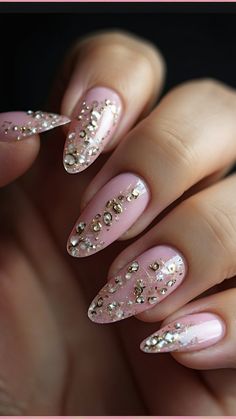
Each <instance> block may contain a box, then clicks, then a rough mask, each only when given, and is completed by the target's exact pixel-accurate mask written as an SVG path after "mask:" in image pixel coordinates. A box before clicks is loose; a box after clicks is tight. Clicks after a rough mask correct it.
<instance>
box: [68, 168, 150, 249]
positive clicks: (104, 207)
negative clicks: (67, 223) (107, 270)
mask: <svg viewBox="0 0 236 419" xmlns="http://www.w3.org/2000/svg"><path fill="white" fill-rule="evenodd" d="M149 196H150V194H149V190H148V187H147V186H146V184H145V182H144V181H143V180H142V179H141V178H139V177H138V176H136V175H134V174H132V173H122V174H120V175H118V176H116V177H114V178H113V179H111V180H110V181H109V182H108V183H107V184H106V185H105V186H103V187H102V188H101V189H100V190H99V191H98V192H97V193H96V195H95V196H94V197H93V198H92V199H91V201H90V202H89V204H88V205H87V207H86V208H85V209H84V211H83V212H82V214H81V215H80V217H79V219H78V221H77V223H76V224H75V226H74V228H73V230H72V233H71V235H70V237H69V240H68V245H67V249H68V252H69V253H70V254H71V255H72V256H75V257H84V256H89V255H91V254H93V253H96V252H98V251H99V250H102V249H104V248H105V247H107V246H108V245H109V244H110V243H112V242H113V241H115V240H116V239H117V238H118V237H120V236H121V235H122V234H123V233H124V232H125V231H127V230H128V229H129V228H130V227H131V225H132V224H134V222H135V221H136V220H137V219H138V218H139V216H140V215H141V214H142V212H143V211H144V209H145V207H146V206H147V203H148V201H149Z"/></svg>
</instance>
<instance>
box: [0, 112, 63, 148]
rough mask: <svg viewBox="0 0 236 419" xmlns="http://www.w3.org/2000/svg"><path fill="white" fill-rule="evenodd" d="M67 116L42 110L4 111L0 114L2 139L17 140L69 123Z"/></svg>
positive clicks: (0, 134)
mask: <svg viewBox="0 0 236 419" xmlns="http://www.w3.org/2000/svg"><path fill="white" fill-rule="evenodd" d="M69 122H70V119H69V118H68V117H67V116H62V115H57V114H55V113H48V112H42V111H36V112H33V111H28V112H4V113H1V114H0V141H4V142H5V141H17V140H22V139H24V138H27V137H31V136H32V135H35V134H41V133H42V132H44V131H48V130H51V129H53V128H56V127H58V126H60V125H64V124H68V123H69Z"/></svg>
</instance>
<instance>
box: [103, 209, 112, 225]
mask: <svg viewBox="0 0 236 419" xmlns="http://www.w3.org/2000/svg"><path fill="white" fill-rule="evenodd" d="M103 222H104V224H106V225H107V226H110V225H111V223H112V214H111V213H110V212H108V211H106V212H104V214H103Z"/></svg>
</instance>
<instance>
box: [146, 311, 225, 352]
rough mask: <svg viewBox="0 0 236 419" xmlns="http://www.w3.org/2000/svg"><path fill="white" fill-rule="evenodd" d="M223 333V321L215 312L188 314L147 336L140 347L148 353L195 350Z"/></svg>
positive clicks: (214, 340) (219, 337) (216, 339)
mask: <svg viewBox="0 0 236 419" xmlns="http://www.w3.org/2000/svg"><path fill="white" fill-rule="evenodd" d="M224 334H225V325H224V322H223V321H222V320H221V319H220V318H219V317H218V316H216V315H215V314H212V313H198V314H189V315H188V316H184V317H181V318H180V319H177V320H175V321H174V322H172V323H170V324H168V325H167V326H165V327H163V328H162V329H160V330H158V331H157V332H156V333H154V334H152V335H151V336H149V337H148V338H147V339H145V340H144V341H143V342H142V343H141V345H140V349H141V350H142V351H144V352H148V353H156V352H174V351H181V352H185V351H197V350H199V349H203V348H207V347H208V346H212V345H214V344H215V343H216V342H218V341H219V340H220V339H222V338H223V336H224Z"/></svg>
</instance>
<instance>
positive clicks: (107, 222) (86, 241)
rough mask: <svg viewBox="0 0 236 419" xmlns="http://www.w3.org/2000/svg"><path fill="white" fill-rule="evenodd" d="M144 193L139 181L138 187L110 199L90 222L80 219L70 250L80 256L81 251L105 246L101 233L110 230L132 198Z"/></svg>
mask: <svg viewBox="0 0 236 419" xmlns="http://www.w3.org/2000/svg"><path fill="white" fill-rule="evenodd" d="M142 193H143V183H142V182H138V183H137V185H136V187H134V188H131V190H128V191H127V192H126V193H120V194H119V195H118V196H117V197H116V198H113V199H110V200H109V201H108V202H107V203H106V204H105V208H104V209H103V211H102V212H101V213H98V214H96V215H95V216H94V218H93V219H92V220H91V222H90V223H89V224H86V223H85V222H84V221H80V222H79V224H78V225H76V227H75V234H73V235H72V236H71V237H70V239H69V245H68V251H69V253H70V254H71V255H72V256H79V253H80V252H81V251H83V252H84V251H85V252H86V253H90V252H91V251H96V250H99V249H101V248H102V247H103V245H104V241H103V240H100V238H99V234H100V233H102V232H103V231H104V230H105V231H109V230H110V228H111V227H112V225H113V223H114V222H117V221H119V217H120V215H121V213H123V211H125V209H126V208H127V204H129V203H130V202H131V201H132V200H135V199H137V198H138V197H139V196H140V194H142Z"/></svg>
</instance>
